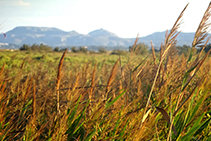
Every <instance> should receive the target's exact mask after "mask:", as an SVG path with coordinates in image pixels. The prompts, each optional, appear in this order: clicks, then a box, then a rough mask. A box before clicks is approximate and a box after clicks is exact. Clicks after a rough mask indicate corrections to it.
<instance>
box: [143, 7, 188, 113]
mask: <svg viewBox="0 0 211 141" xmlns="http://www.w3.org/2000/svg"><path fill="white" fill-rule="evenodd" d="M187 6H188V4H187V5H186V6H185V8H184V9H183V10H182V12H181V14H180V15H179V17H178V18H177V20H176V22H175V24H174V26H173V28H172V29H171V32H170V34H168V36H167V37H166V39H165V40H166V41H165V44H164V52H163V54H162V57H161V60H160V63H159V66H158V69H157V72H156V75H155V78H154V81H153V84H152V87H151V90H150V93H149V96H148V100H147V104H146V107H145V110H144V115H145V113H146V110H147V108H148V106H149V102H150V99H151V96H152V92H153V89H154V86H155V82H156V81H157V78H158V74H159V72H160V68H161V65H162V62H163V60H164V59H165V56H166V55H167V53H168V51H169V49H170V48H171V46H172V44H174V43H175V39H176V37H177V36H178V34H179V33H176V31H177V30H178V28H179V26H180V20H181V18H182V16H183V14H184V11H185V9H186V8H187ZM166 35H167V32H166Z"/></svg>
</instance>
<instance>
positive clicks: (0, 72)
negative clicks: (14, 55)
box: [0, 63, 5, 76]
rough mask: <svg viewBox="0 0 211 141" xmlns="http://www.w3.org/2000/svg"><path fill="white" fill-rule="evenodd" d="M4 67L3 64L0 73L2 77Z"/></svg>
mask: <svg viewBox="0 0 211 141" xmlns="http://www.w3.org/2000/svg"><path fill="white" fill-rule="evenodd" d="M4 67H5V63H4V64H3V66H2V68H1V71H0V76H1V75H2V74H3V72H4Z"/></svg>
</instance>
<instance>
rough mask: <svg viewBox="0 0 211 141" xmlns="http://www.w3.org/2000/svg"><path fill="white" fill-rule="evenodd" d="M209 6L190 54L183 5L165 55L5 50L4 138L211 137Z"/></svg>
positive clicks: (132, 140)
mask: <svg viewBox="0 0 211 141" xmlns="http://www.w3.org/2000/svg"><path fill="white" fill-rule="evenodd" d="M210 9H211V5H209V7H208V9H207V11H206V12H205V15H204V17H203V19H202V22H201V23H200V26H199V28H198V29H197V31H196V34H195V37H194V39H193V43H192V50H191V51H190V52H189V55H188V56H187V57H185V56H184V55H180V56H179V55H178V54H177V51H176V48H175V43H176V42H175V40H176V37H177V35H178V34H179V33H178V32H177V30H178V28H179V26H180V22H181V18H182V15H183V12H184V11H182V13H181V14H180V16H179V17H178V19H177V21H176V23H175V25H174V26H173V27H172V30H171V31H170V33H167V34H166V40H165V41H164V43H163V46H161V51H160V52H159V54H155V53H154V50H153V46H152V54H149V55H146V56H140V55H137V50H136V43H137V40H136V41H135V43H134V46H133V52H130V53H129V52H128V54H126V55H122V56H119V55H109V54H83V53H81V54H80V53H70V52H67V51H65V52H30V51H17V52H9V51H1V52H0V58H1V59H0V67H1V68H0V102H1V103H0V140H23V141H29V140H30V141H31V140H43V141H44V140H45V141H46V140H47V141H55V140H60V141H64V140H69V141H77V140H81V141H89V140H93V141H98V140H102V141H104V140H116V141H122V140H127V141H136V140H137V141H141V140H167V141H170V140H177V141H181V140H182V141H188V140H197V141H198V140H204V141H209V140H211V103H210V101H211V93H210V92H211V72H210V70H211V58H210V57H209V53H210V52H208V53H206V54H205V53H203V52H200V53H196V51H195V47H196V46H199V45H200V46H201V47H202V48H204V47H205V46H206V44H207V42H206V40H205V39H206V37H207V34H206V33H207V29H208V26H209V25H210V23H209V21H208V18H209V17H210V15H211V14H210V13H211V12H210ZM184 10H185V9H184ZM202 51H203V50H202Z"/></svg>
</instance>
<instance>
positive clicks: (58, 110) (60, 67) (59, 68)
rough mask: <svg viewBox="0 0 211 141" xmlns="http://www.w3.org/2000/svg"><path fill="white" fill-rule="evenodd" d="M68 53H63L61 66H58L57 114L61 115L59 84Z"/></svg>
mask: <svg viewBox="0 0 211 141" xmlns="http://www.w3.org/2000/svg"><path fill="white" fill-rule="evenodd" d="M66 53H67V49H66V50H65V52H64V53H63V55H62V57H61V59H60V62H59V66H58V72H57V80H56V92H57V112H58V113H60V109H59V84H60V81H61V72H62V65H63V62H64V57H65V54H66Z"/></svg>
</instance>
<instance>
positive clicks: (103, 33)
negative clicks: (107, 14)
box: [0, 26, 194, 48]
mask: <svg viewBox="0 0 211 141" xmlns="http://www.w3.org/2000/svg"><path fill="white" fill-rule="evenodd" d="M6 35H7V38H6V39H3V38H0V43H9V44H16V45H22V44H30V45H32V44H41V43H43V44H47V45H49V46H53V47H55V46H109V47H115V46H122V47H129V46H131V45H132V44H133V43H134V41H135V38H120V37H118V36H117V35H116V34H114V33H112V32H110V31H107V30H105V29H102V28H101V29H97V30H94V31H91V32H90V33H88V34H86V35H85V34H80V33H78V32H76V31H70V32H66V31H63V30H60V29H58V28H50V27H31V26H19V27H16V28H14V29H12V30H10V31H8V32H6ZM193 37H194V33H184V32H181V33H180V34H179V36H178V38H177V40H178V45H184V44H185V45H191V43H192V40H193ZM164 39H165V31H164V32H155V33H153V34H150V35H148V36H145V37H140V39H139V42H143V43H145V44H147V45H149V46H150V40H152V42H153V44H154V46H155V47H157V48H159V47H160V44H161V42H164Z"/></svg>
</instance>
